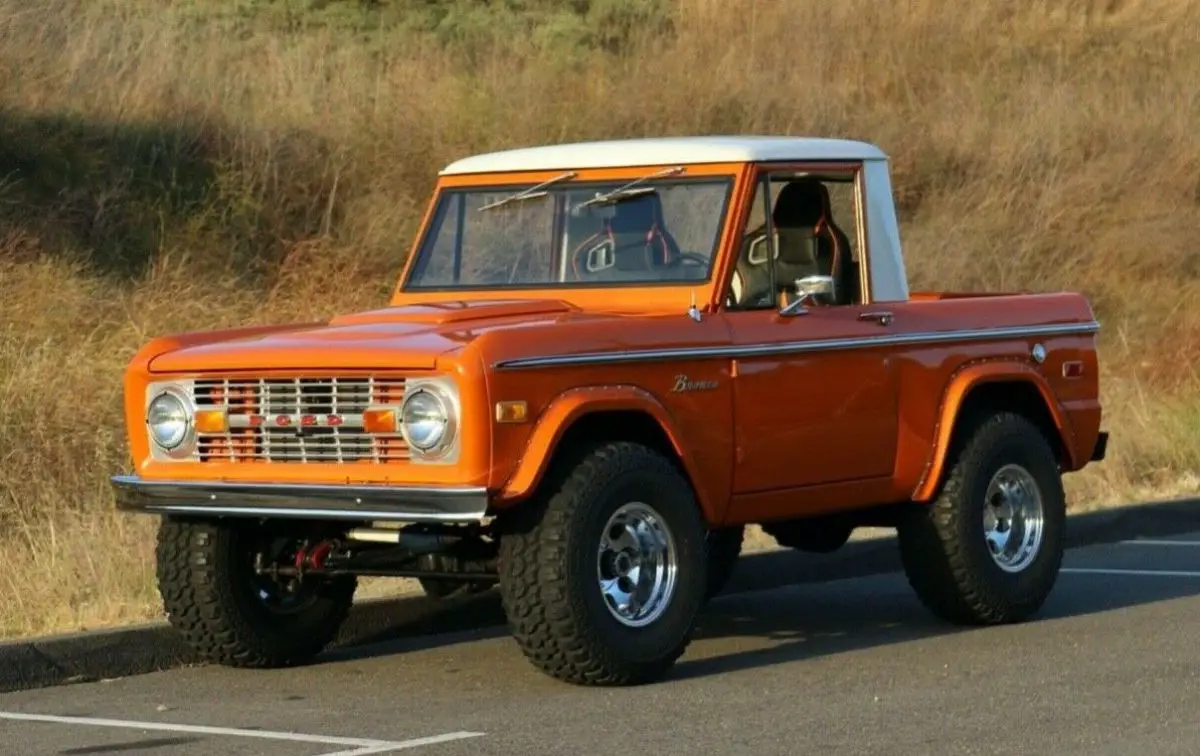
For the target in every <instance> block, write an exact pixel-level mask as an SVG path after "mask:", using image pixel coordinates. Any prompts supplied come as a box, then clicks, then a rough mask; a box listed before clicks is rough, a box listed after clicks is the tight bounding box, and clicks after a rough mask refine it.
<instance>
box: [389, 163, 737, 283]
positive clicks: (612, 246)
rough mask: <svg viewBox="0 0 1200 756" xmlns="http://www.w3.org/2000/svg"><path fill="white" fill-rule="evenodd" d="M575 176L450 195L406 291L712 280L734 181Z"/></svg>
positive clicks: (443, 197)
mask: <svg viewBox="0 0 1200 756" xmlns="http://www.w3.org/2000/svg"><path fill="white" fill-rule="evenodd" d="M663 173H665V172H663ZM656 175H659V174H652V176H656ZM573 176H574V174H570V173H568V174H563V175H561V176H558V177H554V178H552V179H550V180H549V181H543V182H540V183H536V184H535V183H530V184H525V185H506V186H502V187H494V188H491V187H466V188H462V189H447V190H446V191H445V192H443V193H442V195H441V198H440V199H439V201H438V204H437V208H436V210H435V212H434V215H433V219H432V221H431V224H430V227H429V231H428V232H427V233H426V235H425V238H424V239H423V240H422V243H421V246H420V248H419V250H418V251H417V260H416V261H415V263H414V265H413V267H412V272H411V274H410V275H409V278H408V281H407V283H406V285H405V287H404V288H405V289H406V290H418V289H419V290H435V289H442V290H444V289H467V288H481V289H497V288H536V287H554V286H569V285H579V286H612V285H621V284H643V285H653V284H679V283H695V282H703V281H707V280H708V278H709V275H710V273H711V269H712V260H713V255H714V254H715V252H716V247H717V242H718V240H719V238H720V235H721V229H722V226H723V222H724V218H725V209H726V205H727V203H728V201H729V194H730V189H731V187H732V179H730V178H727V177H717V178H714V177H705V178H700V179H659V178H651V177H645V180H643V179H639V180H637V181H634V182H630V181H605V182H598V181H589V182H581V181H576V180H572V179H573Z"/></svg>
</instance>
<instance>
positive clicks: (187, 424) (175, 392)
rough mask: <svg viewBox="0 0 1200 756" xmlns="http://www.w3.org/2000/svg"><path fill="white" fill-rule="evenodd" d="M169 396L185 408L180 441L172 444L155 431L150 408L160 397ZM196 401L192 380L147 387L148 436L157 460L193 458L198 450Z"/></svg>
mask: <svg viewBox="0 0 1200 756" xmlns="http://www.w3.org/2000/svg"><path fill="white" fill-rule="evenodd" d="M163 396H168V397H170V398H171V399H173V400H174V401H177V402H178V403H179V405H180V407H182V409H183V422H184V429H183V434H182V436H181V437H180V439H179V441H178V443H176V444H174V445H172V446H166V445H164V444H163V443H162V442H161V440H160V439H159V437H158V435H157V434H156V433H155V432H154V427H153V426H152V425H151V422H150V408H151V407H152V406H154V402H155V401H157V400H158V399H159V398H160V397H163ZM195 412H196V402H195V399H194V397H193V395H192V385H191V382H190V381H170V382H159V383H152V384H150V385H149V386H147V387H146V402H145V409H144V422H145V428H146V438H147V441H148V442H149V445H150V456H151V458H153V459H155V460H162V461H178V460H189V459H192V458H193V457H194V455H195V452H196V424H195V420H194V416H195Z"/></svg>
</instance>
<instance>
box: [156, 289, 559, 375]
mask: <svg viewBox="0 0 1200 756" xmlns="http://www.w3.org/2000/svg"><path fill="white" fill-rule="evenodd" d="M578 312H579V310H578V309H577V308H575V307H574V306H572V305H570V304H568V303H566V302H563V301H560V300H488V301H472V302H437V303H428V304H414V305H406V306H403V307H386V308H383V309H379V310H370V311H367V312H360V313H354V314H351V315H341V316H338V317H335V318H333V319H331V320H329V321H328V322H327V323H325V324H323V325H318V326H311V325H306V326H297V327H296V328H290V329H289V328H281V329H278V330H272V331H270V332H268V333H262V334H256V335H253V336H245V337H240V338H232V339H230V338H221V335H220V334H219V333H217V334H214V337H213V339H212V340H209V341H201V342H200V343H192V344H189V345H187V346H184V347H181V348H179V349H175V350H173V351H168V352H166V353H164V354H161V355H159V356H157V357H155V358H153V359H152V360H150V363H149V368H150V370H151V371H152V372H155V373H165V372H218V371H231V370H246V369H258V370H296V369H321V370H338V369H371V368H387V369H397V368H399V369H413V370H422V369H424V370H429V369H433V368H434V367H436V364H437V358H438V357H439V356H441V355H443V354H446V353H447V352H450V351H453V350H455V349H459V348H462V347H463V346H465V345H467V344H469V343H471V342H472V341H474V340H475V339H476V338H478V337H479V336H480V335H481V334H482V333H484V332H486V331H489V330H493V329H496V328H506V327H507V328H511V327H519V326H523V325H528V324H531V323H540V322H545V321H547V320H554V319H558V318H562V317H564V316H570V315H572V314H575V313H578Z"/></svg>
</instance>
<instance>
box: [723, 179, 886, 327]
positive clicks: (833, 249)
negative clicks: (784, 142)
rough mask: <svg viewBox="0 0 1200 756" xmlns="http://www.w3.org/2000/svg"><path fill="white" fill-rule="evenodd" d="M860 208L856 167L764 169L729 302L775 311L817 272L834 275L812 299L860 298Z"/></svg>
mask: <svg viewBox="0 0 1200 756" xmlns="http://www.w3.org/2000/svg"><path fill="white" fill-rule="evenodd" d="M768 208H769V211H770V216H769V218H770V224H769V227H770V228H771V231H772V233H771V235H770V237H769V238H768V235H767V228H768V223H767V220H768ZM859 212H860V208H859V205H858V201H857V193H856V192H855V185H854V175H853V174H851V173H829V174H822V175H813V174H811V173H805V172H796V171H781V172H775V173H771V174H767V175H764V176H763V177H762V178H761V179H760V180H759V182H758V185H757V186H756V188H755V195H754V203H753V205H752V206H751V208H750V213H749V217H748V218H747V220H746V227H745V231H744V233H743V236H742V242H741V249H740V250H739V254H738V260H737V264H736V266H735V269H734V273H733V279H732V280H731V281H730V296H729V308H730V309H733V310H757V309H771V310H775V309H778V308H780V307H782V306H784V305H786V304H788V303H789V302H791V301H793V300H794V299H795V297H796V296H797V291H798V286H797V281H799V280H801V279H806V278H809V277H812V276H829V277H832V286H831V287H828V288H829V289H830V290H828V291H824V292H822V293H819V294H815V295H814V296H813V297H812V302H813V304H814V305H817V306H836V305H848V304H859V303H861V302H862V295H861V287H860V284H859V259H860V250H859V249H858V239H857V236H858V234H857V233H856V229H857V227H858V216H859ZM810 285H811V284H810Z"/></svg>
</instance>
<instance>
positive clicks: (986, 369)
mask: <svg viewBox="0 0 1200 756" xmlns="http://www.w3.org/2000/svg"><path fill="white" fill-rule="evenodd" d="M1002 381H1004V382H1011V381H1022V382H1025V383H1029V384H1032V385H1033V386H1034V387H1036V388H1037V390H1038V393H1039V394H1040V395H1041V397H1042V401H1043V403H1044V404H1045V406H1046V410H1047V411H1048V413H1049V415H1050V418H1051V419H1052V420H1053V422H1054V426H1055V428H1056V429H1057V430H1058V434H1059V438H1060V439H1062V441H1063V448H1064V449H1065V450H1066V454H1067V455H1068V456H1069V457H1070V458H1071V463H1072V464H1074V463H1075V462H1076V460H1075V459H1074V456H1075V446H1076V445H1075V444H1074V443H1073V439H1074V431H1073V430H1072V428H1071V424H1070V421H1069V420H1068V419H1067V415H1066V412H1065V411H1064V410H1063V407H1062V404H1061V403H1060V402H1059V401H1058V398H1057V396H1056V395H1055V393H1054V390H1053V388H1051V386H1050V384H1049V382H1047V381H1046V379H1045V378H1044V377H1043V376H1042V375H1041V374H1040V373H1039V372H1037V371H1036V370H1035V369H1033V368H1032V367H1030V366H1029V365H1026V364H1024V363H1020V362H1014V361H1010V360H1001V361H996V362H988V363H983V364H976V365H972V366H970V367H968V368H965V369H963V370H960V371H959V372H958V373H956V374H955V375H954V376H953V377H952V378H951V380H950V382H949V385H948V387H947V389H946V392H945V394H944V396H943V399H942V407H941V411H940V412H939V413H938V416H937V426H936V433H935V436H934V446H933V451H932V453H931V455H930V461H929V464H928V465H927V467H926V471H925V475H924V476H923V477H922V478H921V480H920V482H919V483H918V484H917V486H916V489H915V490H914V491H913V494H912V499H913V501H920V502H925V501H929V500H931V499H932V498H933V497H934V495H935V494H936V492H937V486H938V482H939V481H940V480H941V479H942V474H943V472H944V470H945V467H946V461H947V457H948V456H949V452H950V441H951V437H952V435H953V433H954V428H955V424H956V423H957V421H958V418H959V415H960V413H961V411H962V406H963V403H964V402H965V401H966V399H967V397H968V396H969V395H970V393H971V391H972V390H973V389H975V388H977V387H979V386H981V385H983V384H987V383H996V382H1002Z"/></svg>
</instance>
